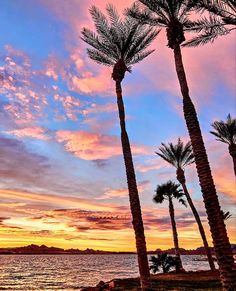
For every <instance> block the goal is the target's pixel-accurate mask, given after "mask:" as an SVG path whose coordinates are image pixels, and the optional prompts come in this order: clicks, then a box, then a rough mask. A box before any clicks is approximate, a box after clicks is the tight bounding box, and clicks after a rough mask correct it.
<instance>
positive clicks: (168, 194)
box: [153, 181, 187, 206]
mask: <svg viewBox="0 0 236 291" xmlns="http://www.w3.org/2000/svg"><path fill="white" fill-rule="evenodd" d="M179 186H180V185H179V184H176V183H174V182H172V181H168V182H166V183H164V184H161V185H158V186H157V188H156V191H155V192H156V194H155V195H154V197H153V201H154V202H156V203H162V202H163V201H164V200H169V199H173V198H175V199H177V200H178V201H179V202H180V203H181V204H183V205H184V206H187V204H186V201H185V200H184V199H183V197H184V193H183V191H182V190H181V189H179Z"/></svg>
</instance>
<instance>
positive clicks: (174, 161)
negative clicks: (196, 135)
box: [156, 138, 215, 270]
mask: <svg viewBox="0 0 236 291" xmlns="http://www.w3.org/2000/svg"><path fill="white" fill-rule="evenodd" d="M161 145H162V146H161V147H160V148H159V150H160V152H156V154H157V155H158V156H160V157H161V158H163V159H164V160H165V161H167V162H168V163H169V164H171V165H172V166H174V167H175V168H176V177H177V180H178V181H179V183H180V184H181V185H182V188H183V191H184V194H185V196H186V198H187V201H188V204H189V206H190V208H191V210H192V212H193V215H194V217H195V219H196V222H197V224H198V229H199V232H200V234H201V237H202V241H203V245H204V247H205V250H206V254H207V258H208V262H209V265H210V268H211V270H215V265H214V262H213V259H212V255H211V250H210V248H209V246H208V242H207V238H206V234H205V231H204V228H203V225H202V222H201V219H200V217H199V214H198V212H197V209H196V208H195V206H194V204H193V201H192V198H191V196H190V194H189V192H188V188H187V186H186V178H185V174H184V168H185V167H186V166H188V165H190V164H192V163H194V156H193V152H192V146H191V143H190V142H187V143H186V144H185V145H184V143H183V142H182V141H181V139H180V138H179V139H178V142H177V144H176V145H173V144H172V143H169V144H168V145H166V144H164V143H162V144H161Z"/></svg>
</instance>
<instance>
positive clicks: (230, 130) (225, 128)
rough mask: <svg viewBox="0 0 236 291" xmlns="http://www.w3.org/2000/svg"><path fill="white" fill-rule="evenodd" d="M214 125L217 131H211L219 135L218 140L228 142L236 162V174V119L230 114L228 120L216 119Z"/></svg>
mask: <svg viewBox="0 0 236 291" xmlns="http://www.w3.org/2000/svg"><path fill="white" fill-rule="evenodd" d="M212 127H213V128H214V130H215V131H210V133H212V134H214V135H215V136H216V137H217V139H216V140H219V141H221V142H223V143H226V144H228V149H229V154H230V155H231V157H232V159H233V163H234V174H235V175H236V119H235V118H232V117H231V116H230V114H229V115H228V116H227V120H226V121H223V120H221V121H215V122H214V123H213V124H212Z"/></svg>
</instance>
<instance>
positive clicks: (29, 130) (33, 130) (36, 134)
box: [7, 126, 49, 140]
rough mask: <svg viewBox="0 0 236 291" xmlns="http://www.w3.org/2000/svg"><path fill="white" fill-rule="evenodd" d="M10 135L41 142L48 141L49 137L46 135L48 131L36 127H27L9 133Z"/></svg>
mask: <svg viewBox="0 0 236 291" xmlns="http://www.w3.org/2000/svg"><path fill="white" fill-rule="evenodd" d="M7 133H9V134H13V135H15V136H17V137H30V138H35V139H41V140H48V139H49V137H48V136H47V134H46V130H45V128H43V127H40V126H35V127H25V128H20V129H15V130H9V131H7Z"/></svg>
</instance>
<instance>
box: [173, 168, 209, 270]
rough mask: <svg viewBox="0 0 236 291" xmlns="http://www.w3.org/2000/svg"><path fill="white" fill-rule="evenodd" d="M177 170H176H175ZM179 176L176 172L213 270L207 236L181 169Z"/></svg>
mask: <svg viewBox="0 0 236 291" xmlns="http://www.w3.org/2000/svg"><path fill="white" fill-rule="evenodd" d="M179 170H182V169H179ZM177 171H178V170H177ZM181 174H182V175H181V176H182V179H181V178H180V177H179V176H180V174H179V173H178V174H177V179H178V181H179V182H180V184H181V185H182V187H183V190H184V194H185V196H186V198H187V201H188V204H189V206H190V208H191V210H192V212H193V215H194V217H195V219H196V222H197V225H198V229H199V232H200V235H201V237H202V241H203V245H204V248H205V250H206V255H207V258H208V262H209V265H210V268H211V270H215V265H214V262H213V258H212V255H211V250H210V248H209V246H208V242H207V238H206V234H205V231H204V228H203V226H202V222H201V219H200V217H199V214H198V212H197V209H196V208H195V206H194V204H193V201H192V198H191V196H190V194H189V192H188V189H187V186H186V183H185V180H186V179H185V175H184V171H183V170H182V171H181Z"/></svg>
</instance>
